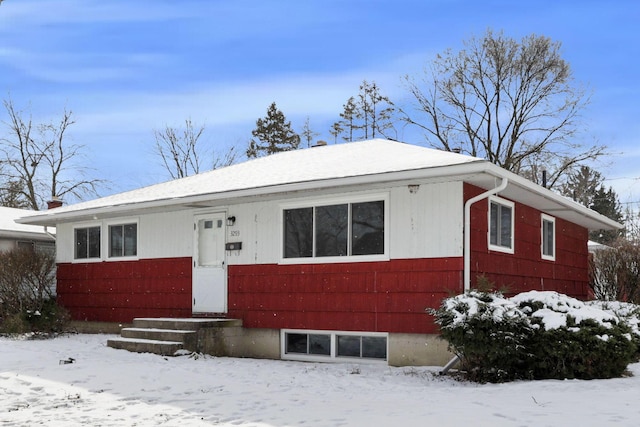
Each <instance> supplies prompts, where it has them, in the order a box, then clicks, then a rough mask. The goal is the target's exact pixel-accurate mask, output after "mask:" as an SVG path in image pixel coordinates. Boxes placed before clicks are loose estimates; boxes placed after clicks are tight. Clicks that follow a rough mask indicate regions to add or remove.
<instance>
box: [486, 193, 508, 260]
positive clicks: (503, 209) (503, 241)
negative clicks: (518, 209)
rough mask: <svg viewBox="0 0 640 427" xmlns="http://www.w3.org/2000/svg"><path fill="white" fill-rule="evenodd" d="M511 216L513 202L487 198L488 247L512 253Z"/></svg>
mask: <svg viewBox="0 0 640 427" xmlns="http://www.w3.org/2000/svg"><path fill="white" fill-rule="evenodd" d="M513 218H514V204H513V202H510V201H508V200H503V199H499V198H497V197H491V198H490V199H489V249H491V250H496V251H501V252H508V253H513V228H514V221H513Z"/></svg>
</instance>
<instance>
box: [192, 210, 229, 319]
mask: <svg viewBox="0 0 640 427" xmlns="http://www.w3.org/2000/svg"><path fill="white" fill-rule="evenodd" d="M194 224H195V226H194V230H195V232H194V242H193V289H192V297H193V301H192V303H193V307H192V311H193V312H194V313H226V312H227V266H226V265H225V235H226V234H225V233H226V232H225V215H224V214H222V213H215V214H208V215H197V216H195V218H194Z"/></svg>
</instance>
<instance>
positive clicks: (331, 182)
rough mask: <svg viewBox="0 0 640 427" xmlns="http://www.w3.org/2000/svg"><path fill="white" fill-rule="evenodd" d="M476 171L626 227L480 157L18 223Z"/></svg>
mask: <svg viewBox="0 0 640 427" xmlns="http://www.w3.org/2000/svg"><path fill="white" fill-rule="evenodd" d="M477 174H486V175H489V176H492V177H495V178H499V179H501V178H507V179H508V180H509V182H510V184H509V185H510V186H513V185H515V186H517V187H520V188H523V189H525V190H527V191H529V192H531V193H533V194H535V195H537V196H538V197H540V198H541V199H545V200H548V201H549V202H551V204H552V205H554V208H553V209H546V210H545V209H542V210H543V211H545V212H546V213H549V214H552V215H556V216H559V217H563V216H569V214H571V215H570V216H574V214H575V215H577V218H578V222H579V224H580V225H582V226H585V227H586V228H589V229H621V228H622V227H623V226H622V225H621V224H619V223H617V222H616V221H613V220H611V219H609V218H607V217H606V216H604V215H601V214H599V213H597V212H595V211H593V210H591V209H588V208H587V207H585V206H582V205H580V204H578V203H576V202H574V201H572V200H569V199H567V198H566V197H563V196H561V195H559V194H556V193H554V192H552V191H551V190H548V189H546V188H543V187H541V186H539V185H537V184H535V183H533V182H531V181H529V180H527V179H525V178H523V177H521V176H519V175H516V174H514V173H512V172H509V171H506V170H504V169H502V168H500V167H498V166H496V165H494V164H492V163H490V162H488V161H485V160H477V161H472V162H467V163H460V164H455V165H446V166H438V167H431V168H420V169H412V170H404V171H396V172H385V173H377V174H368V175H359V176H349V177H340V178H330V179H323V180H313V181H301V182H295V183H287V184H278V185H272V186H267V187H253V188H245V189H240V190H232V191H224V192H218V193H204V194H197V195H190V196H184V197H173V198H164V199H156V200H149V201H144V202H139V203H123V204H120V205H113V206H102V207H97V208H90V209H83V210H81V211H71V212H60V213H57V212H56V211H55V210H51V211H46V213H44V214H42V215H32V216H28V217H25V218H20V219H18V220H17V222H19V223H22V224H34V225H49V226H54V225H56V224H58V223H64V222H71V221H79V220H90V219H98V218H100V217H103V216H105V215H111V216H113V215H116V214H119V213H122V214H126V213H130V212H134V211H144V210H153V209H159V208H166V207H178V206H181V205H182V206H184V207H185V208H187V207H189V205H198V204H202V203H210V204H213V203H217V204H222V203H224V202H232V201H233V200H236V199H242V198H246V197H260V196H268V195H277V194H281V193H292V192H299V191H308V190H317V189H323V188H338V187H345V186H354V185H365V184H371V183H386V182H394V181H406V180H412V179H431V178H446V177H452V176H460V177H464V176H472V175H477Z"/></svg>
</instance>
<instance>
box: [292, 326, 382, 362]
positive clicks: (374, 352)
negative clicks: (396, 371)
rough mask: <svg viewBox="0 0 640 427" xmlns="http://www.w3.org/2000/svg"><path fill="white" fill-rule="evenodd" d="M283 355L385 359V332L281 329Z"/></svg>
mask: <svg viewBox="0 0 640 427" xmlns="http://www.w3.org/2000/svg"><path fill="white" fill-rule="evenodd" d="M281 335H282V339H281V341H282V358H283V359H288V360H303V361H318V362H323V361H324V362H331V361H336V362H343V361H348V360H353V359H358V360H361V361H367V360H368V361H386V360H387V334H386V333H377V332H343V331H308V330H282V331H281Z"/></svg>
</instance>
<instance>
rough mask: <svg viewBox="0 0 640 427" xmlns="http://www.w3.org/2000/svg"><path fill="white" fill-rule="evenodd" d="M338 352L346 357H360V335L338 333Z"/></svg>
mask: <svg viewBox="0 0 640 427" xmlns="http://www.w3.org/2000/svg"><path fill="white" fill-rule="evenodd" d="M336 354H337V355H338V356H345V357H360V337H359V336H353V335H338V349H337V352H336Z"/></svg>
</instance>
